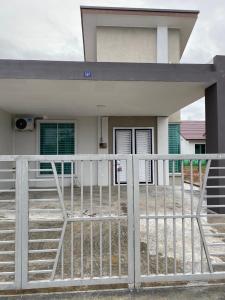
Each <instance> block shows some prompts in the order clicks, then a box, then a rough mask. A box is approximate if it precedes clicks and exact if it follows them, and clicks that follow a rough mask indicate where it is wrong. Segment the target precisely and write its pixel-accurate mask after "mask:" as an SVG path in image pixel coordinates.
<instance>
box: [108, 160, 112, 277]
mask: <svg viewBox="0 0 225 300" xmlns="http://www.w3.org/2000/svg"><path fill="white" fill-rule="evenodd" d="M111 172H112V168H111V161H108V180H109V182H108V186H109V215H110V216H111V214H112V191H111V180H112V179H111V178H112V177H111V176H112V173H111ZM109 276H110V277H111V276H112V222H111V220H110V221H109Z"/></svg>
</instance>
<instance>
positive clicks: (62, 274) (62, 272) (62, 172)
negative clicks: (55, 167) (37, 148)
mask: <svg viewBox="0 0 225 300" xmlns="http://www.w3.org/2000/svg"><path fill="white" fill-rule="evenodd" d="M61 184H62V199H63V203H64V161H62V162H61ZM64 207H65V203H64ZM61 277H62V279H64V239H63V240H62V248H61Z"/></svg>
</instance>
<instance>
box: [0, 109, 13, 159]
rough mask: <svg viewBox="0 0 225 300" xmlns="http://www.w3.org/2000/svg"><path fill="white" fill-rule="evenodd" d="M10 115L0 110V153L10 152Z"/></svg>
mask: <svg viewBox="0 0 225 300" xmlns="http://www.w3.org/2000/svg"><path fill="white" fill-rule="evenodd" d="M12 134H13V130H12V117H11V115H10V114H9V113H7V112H5V111H3V110H0V155H8V154H12Z"/></svg>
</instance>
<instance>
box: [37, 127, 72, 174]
mask: <svg viewBox="0 0 225 300" xmlns="http://www.w3.org/2000/svg"><path fill="white" fill-rule="evenodd" d="M39 141H40V154H41V155H70V154H71V155H72V154H74V153H75V125H74V123H72V122H71V123H69V122H65V123H64V122H58V123H57V122H54V123H50V122H46V123H40V136H39ZM40 169H41V170H43V171H41V174H46V175H47V174H52V171H49V169H51V165H50V164H49V163H41V164H40ZM56 169H57V173H58V174H62V165H61V163H56ZM63 172H64V174H70V173H71V164H70V163H64V168H63Z"/></svg>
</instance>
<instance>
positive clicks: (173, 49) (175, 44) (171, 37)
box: [168, 29, 181, 63]
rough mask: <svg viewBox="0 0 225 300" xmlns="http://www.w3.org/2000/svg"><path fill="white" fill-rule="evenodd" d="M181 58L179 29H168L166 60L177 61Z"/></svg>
mask: <svg viewBox="0 0 225 300" xmlns="http://www.w3.org/2000/svg"><path fill="white" fill-rule="evenodd" d="M180 59H181V46H180V30H178V29H169V30H168V62H169V63H179V61H180Z"/></svg>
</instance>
